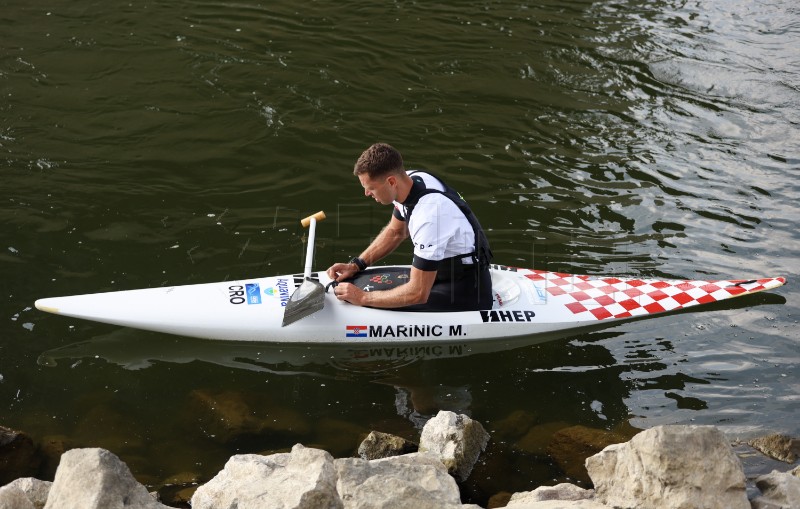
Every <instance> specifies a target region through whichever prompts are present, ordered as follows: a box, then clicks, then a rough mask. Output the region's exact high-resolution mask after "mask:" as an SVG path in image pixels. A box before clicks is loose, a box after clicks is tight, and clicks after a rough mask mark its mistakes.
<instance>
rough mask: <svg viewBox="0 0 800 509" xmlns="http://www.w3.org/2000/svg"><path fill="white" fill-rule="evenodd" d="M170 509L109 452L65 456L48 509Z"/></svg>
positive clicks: (75, 451)
mask: <svg viewBox="0 0 800 509" xmlns="http://www.w3.org/2000/svg"><path fill="white" fill-rule="evenodd" d="M78 507H80V508H81V509H122V508H125V509H166V508H167V506H165V505H162V504H160V503H158V502H157V501H156V500H155V499H154V498H153V497H152V496H150V494H149V493H148V492H147V488H145V487H144V486H142V485H141V484H139V482H137V481H136V479H135V478H134V477H133V474H131V471H130V469H129V468H128V466H127V465H126V464H125V463H123V462H122V461H121V460H120V459H119V458H118V457H117V456H116V455H114V454H113V453H111V452H109V451H107V450H105V449H72V450H70V451H67V452H65V453H64V454H62V455H61V462H60V463H59V464H58V470H56V477H55V480H54V481H53V485H52V486H51V487H50V494H49V495H48V497H47V504H46V505H45V509H74V508H78Z"/></svg>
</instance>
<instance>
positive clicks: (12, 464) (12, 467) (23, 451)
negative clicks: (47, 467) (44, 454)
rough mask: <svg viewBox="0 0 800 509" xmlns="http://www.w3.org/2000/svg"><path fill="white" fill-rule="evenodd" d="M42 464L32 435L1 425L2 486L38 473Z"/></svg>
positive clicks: (0, 458)
mask: <svg viewBox="0 0 800 509" xmlns="http://www.w3.org/2000/svg"><path fill="white" fill-rule="evenodd" d="M40 464H41V459H40V458H39V456H38V455H37V454H36V446H35V445H34V444H33V440H31V437H29V436H28V435H27V434H26V433H23V432H22V431H15V430H13V429H10V428H6V427H4V426H0V486H3V485H4V484H8V483H10V482H11V481H13V480H14V479H19V478H20V477H30V476H32V475H36V473H37V470H38V469H39V465H40Z"/></svg>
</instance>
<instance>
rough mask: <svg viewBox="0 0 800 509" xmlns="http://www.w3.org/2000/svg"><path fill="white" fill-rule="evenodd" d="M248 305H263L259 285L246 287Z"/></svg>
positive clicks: (250, 284) (249, 284)
mask: <svg viewBox="0 0 800 509" xmlns="http://www.w3.org/2000/svg"><path fill="white" fill-rule="evenodd" d="M244 288H245V293H246V294H247V303H248V304H261V286H259V284H258V283H247V284H246V285H244Z"/></svg>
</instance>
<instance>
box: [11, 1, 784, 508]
mask: <svg viewBox="0 0 800 509" xmlns="http://www.w3.org/2000/svg"><path fill="white" fill-rule="evenodd" d="M799 13H800V11H798V8H797V7H796V6H795V5H794V3H792V2H789V1H779V2H772V3H771V4H770V5H758V4H753V3H751V2H745V1H740V0H734V1H722V0H716V1H711V2H689V1H657V2H643V1H640V2H636V1H632V2H625V3H608V2H589V1H582V0H578V1H570V2H563V1H561V2H538V3H535V4H532V3H524V2H510V1H505V0H498V1H493V2H477V1H463V2H458V3H457V4H453V5H446V4H440V3H422V2H404V1H397V2H385V3H380V2H358V1H350V0H345V1H340V2H330V1H324V0H323V1H315V2H304V3H297V2H280V1H278V2H270V3H264V4H259V3H254V2H247V1H245V2H238V3H223V2H180V1H176V2H149V1H145V2H138V1H134V2H114V1H111V2H88V1H83V0H79V1H76V2H69V3H68V2H55V1H45V2H36V3H34V4H33V5H31V4H29V3H23V2H19V1H15V0H10V1H9V0H4V1H3V0H0V98H2V99H0V172H2V173H1V174H0V175H1V176H2V178H1V179H0V221H2V225H3V226H2V229H0V232H1V233H0V237H1V238H2V241H1V242H0V289H1V290H2V292H0V293H1V294H2V295H3V299H2V301H0V324H2V328H0V377H2V378H0V424H2V425H5V426H10V427H14V428H18V429H23V430H25V431H27V432H28V433H30V434H31V435H32V436H33V437H34V439H36V440H39V441H42V440H48V439H52V437H54V436H59V437H62V438H61V440H65V441H67V442H68V444H69V445H70V446H101V447H107V448H109V449H111V450H112V451H114V452H115V453H117V454H119V455H120V456H121V457H122V458H123V459H124V460H126V461H127V462H128V463H129V464H130V465H131V467H132V469H133V470H134V472H135V473H136V475H137V476H138V477H139V478H140V479H141V480H143V481H144V482H146V483H148V484H150V485H153V486H157V485H159V484H161V483H163V482H164V481H165V479H167V478H169V477H170V476H173V475H175V474H178V473H181V472H191V473H193V474H195V475H196V476H198V477H199V478H200V479H201V480H204V479H208V478H209V477H211V476H213V475H214V474H215V473H216V472H217V471H219V470H220V469H221V468H222V465H223V464H224V462H225V460H226V459H227V458H228V456H230V455H231V454H234V453H237V452H259V451H269V450H277V449H284V448H288V447H291V445H293V444H294V443H297V442H301V443H303V444H305V445H313V446H319V447H324V448H326V449H327V450H329V451H330V452H332V453H333V454H334V455H336V456H346V455H350V454H352V453H353V450H354V448H355V447H356V446H357V445H358V442H359V440H360V438H361V437H360V434H361V433H362V432H366V431H368V430H370V429H379V430H382V431H387V432H393V433H398V434H402V435H404V436H408V437H411V438H414V437H416V436H417V435H418V433H419V426H420V425H421V423H422V422H424V420H425V419H426V418H428V417H430V416H431V415H433V414H435V413H436V411H438V410H439V409H449V410H454V411H458V412H462V413H467V414H470V415H471V416H472V417H473V418H475V419H477V420H479V421H481V422H482V423H484V424H485V426H486V427H487V429H489V430H490V431H493V430H494V435H493V437H494V439H493V441H492V442H491V444H490V447H489V449H488V450H487V453H486V455H485V461H484V463H483V464H481V465H479V466H478V468H477V469H476V471H475V473H474V474H473V477H472V480H471V481H470V484H469V487H468V488H466V489H465V493H467V495H466V498H468V499H470V500H473V501H477V502H479V503H484V502H485V500H486V498H488V496H491V495H492V494H493V493H495V492H497V491H501V490H506V491H522V490H529V489H533V488H535V487H536V486H538V485H541V484H551V483H553V482H555V481H556V480H561V479H564V478H565V474H564V472H563V471H562V470H561V469H559V468H558V467H557V466H556V465H555V464H554V461H553V460H552V458H551V457H549V455H548V453H547V451H546V450H544V449H542V448H538V449H537V448H535V447H531V446H530V445H529V444H528V443H527V442H524V441H522V440H521V438H520V437H519V436H511V437H509V436H501V435H500V434H499V432H498V431H497V425H498V424H497V423H500V422H502V420H503V419H505V418H506V417H507V416H509V415H510V414H512V413H513V412H515V411H520V410H523V411H525V412H527V414H528V415H530V416H533V420H534V422H535V424H534V426H538V427H537V428H536V430H539V431H538V432H537V431H535V432H534V434H536V433H539V435H541V436H542V437H543V438H542V441H544V442H546V438H547V436H548V434H552V433H553V432H554V431H555V430H557V429H560V428H563V427H567V426H571V425H575V424H583V425H587V426H593V427H599V428H604V429H619V428H620V427H626V426H628V425H633V426H636V427H640V428H645V427H650V426H655V425H658V424H666V423H695V424H715V425H717V426H720V427H721V428H723V429H724V430H725V431H726V432H728V433H729V434H731V435H732V436H743V437H748V436H753V435H757V434H764V433H768V432H774V431H777V432H785V433H793V434H794V435H795V436H797V435H798V433H800V427H798V424H797V423H798V420H799V419H798V417H800V399H798V396H797V395H798V393H800V370H798V364H800V328H799V327H798V318H799V317H800V309H799V308H798V304H797V297H798V292H797V290H796V289H795V288H796V286H795V285H796V283H795V281H796V279H797V275H798V273H800V270H798V268H799V267H800V256H799V255H798V252H800V249H799V248H800V237H799V236H798V232H797V220H796V218H797V216H798V206H797V203H798V199H800V187H799V186H798V176H799V175H800V128H798V126H799V125H800V115H799V114H798V112H799V111H800V71H798V69H800V67H799V66H798V64H799V63H800V61H798V57H797V52H796V48H797V47H798V45H800V22H799V21H798V19H800V18H799V17H798V14H799ZM375 141H386V142H389V143H391V144H393V145H395V146H396V147H397V148H398V149H400V150H401V151H402V152H403V154H404V157H405V159H406V162H407V164H408V165H409V166H412V167H425V168H428V169H430V170H431V171H434V172H436V173H437V174H440V175H442V176H443V177H444V178H445V179H446V180H447V181H448V183H450V184H451V185H453V186H454V187H456V188H457V189H458V190H459V191H461V193H462V194H463V195H464V196H465V197H466V198H467V199H468V201H469V202H470V204H471V205H472V207H473V209H474V210H475V211H476V213H477V214H478V216H479V218H480V220H481V223H482V224H483V225H484V226H485V227H486V229H487V230H488V235H489V240H490V242H491V243H492V247H493V250H494V252H495V259H496V261H497V262H499V263H504V264H508V265H517V266H524V267H536V268H542V269H550V270H558V271H564V272H569V273H588V274H619V275H623V274H624V275H634V276H656V277H677V278H703V279H713V278H721V279H726V278H734V277H747V278H750V277H758V276H772V275H783V276H787V277H788V278H789V283H788V284H787V286H785V287H784V288H781V289H780V290H778V291H775V292H772V294H770V295H769V296H758V297H753V298H749V299H741V300H740V301H739V302H734V303H732V304H730V305H727V306H721V307H717V308H712V309H711V310H709V311H706V312H698V313H689V314H679V315H673V316H667V317H661V318H658V319H654V320H646V321H640V322H634V323H630V324H627V325H621V326H618V327H615V328H613V329H611V330H609V331H604V332H597V333H591V334H583V335H576V336H570V337H565V338H562V339H559V340H556V341H551V342H547V343H543V344H531V345H527V346H520V345H508V346H507V348H498V350H500V351H495V352H486V351H480V349H476V351H470V350H463V351H453V352H452V353H453V355H452V356H451V355H442V356H437V355H428V358H426V359H419V360H413V359H411V360H409V359H407V358H405V357H406V356H405V355H403V354H398V353H397V352H384V353H383V354H382V355H383V359H382V360H381V361H380V362H375V363H373V364H365V363H359V364H357V365H354V364H353V363H351V362H345V361H342V360H341V357H342V356H341V355H338V353H337V352H333V353H330V352H322V353H323V355H320V352H302V351H301V352H297V351H286V349H282V348H281V347H275V346H272V347H271V346H267V345H228V344H216V343H213V342H201V341H196V340H190V339H187V338H179V337H172V336H166V335H160V334H153V333H143V332H139V331H132V330H126V329H119V328H116V327H111V326H105V325H100V324H94V323H88V322H80V321H76V320H71V319H67V318H63V317H58V316H52V315H45V314H43V313H41V312H38V311H36V310H35V309H32V307H33V302H34V300H35V299H37V298H39V297H44V296H55V295H69V294H77V293H91V292H99V291H109V290H123V289H132V288H140V287H149V286H161V285H180V284H191V283H199V282H211V281H219V280H224V279H235V278H242V277H252V276H255V275H274V274H286V273H294V272H298V271H300V270H301V268H302V258H303V254H304V250H303V248H304V246H303V242H302V239H303V231H302V230H301V229H300V227H299V226H298V225H297V224H296V220H297V218H298V217H300V216H301V215H306V214H308V213H311V212H314V211H316V210H320V209H324V210H326V211H328V213H329V216H330V219H329V220H328V221H326V222H325V223H321V224H320V227H319V231H318V234H317V236H318V249H317V254H316V260H317V266H318V268H324V267H326V266H327V265H329V264H330V263H333V262H334V261H341V260H344V259H346V258H348V257H350V256H352V255H353V254H355V253H358V252H359V251H360V250H361V249H362V248H363V246H364V245H365V244H366V243H367V242H368V241H369V239H370V238H371V237H372V236H374V235H375V234H377V232H378V231H379V230H380V228H381V226H382V225H383V224H385V222H386V221H387V220H388V217H389V212H390V211H389V210H388V209H385V208H381V207H379V206H378V205H376V204H374V203H372V202H371V201H370V200H367V199H364V197H363V194H362V192H361V189H360V186H359V185H358V182H357V181H356V180H355V179H354V177H352V175H351V169H352V165H353V163H354V161H355V159H356V158H357V157H358V155H359V154H360V153H361V151H362V150H363V149H364V148H366V147H367V146H368V145H370V144H371V143H373V142H375ZM410 252H411V250H410V246H407V247H406V249H405V250H402V251H401V252H398V253H397V254H395V255H393V256H391V257H390V258H389V259H388V260H387V261H389V262H396V263H409V260H410ZM339 353H341V352H339ZM43 354H46V355H44V356H43ZM344 358H345V359H346V358H347V354H346V353H345V355H344ZM208 395H213V396H214V397H227V398H233V399H234V400H236V401H239V402H243V403H244V404H245V405H246V406H247V408H248V409H250V410H251V413H252V414H253V415H255V416H256V417H258V418H259V419H260V421H259V422H261V423H262V424H260V426H262V427H261V428H260V429H259V430H258V431H253V430H251V432H250V433H245V434H243V435H241V436H236V437H226V436H221V435H220V433H219V430H216V431H215V430H214V429H211V428H210V427H209V421H208V418H207V416H205V415H204V414H203V411H202V408H200V407H201V406H202V405H201V404H200V403H198V401H202V400H203V398H204V397H208ZM198 405H200V407H199V406H198ZM199 408H200V409H199ZM267 420H271V421H272V422H273V423H274V425H270V426H267V427H263V426H264V424H263V422H266V421H267Z"/></svg>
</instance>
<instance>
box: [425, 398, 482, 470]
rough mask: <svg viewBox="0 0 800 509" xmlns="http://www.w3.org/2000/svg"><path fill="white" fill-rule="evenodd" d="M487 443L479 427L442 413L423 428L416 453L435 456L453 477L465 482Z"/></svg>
mask: <svg viewBox="0 0 800 509" xmlns="http://www.w3.org/2000/svg"><path fill="white" fill-rule="evenodd" d="M488 442H489V434H488V433H487V432H486V430H485V429H483V426H482V425H481V423H479V422H478V421H473V420H472V419H470V418H469V417H467V416H466V415H456V414H455V413H454V412H448V411H445V410H442V411H440V412H439V413H438V414H437V415H436V417H434V418H432V419H431V420H429V421H428V422H427V423H425V427H423V428H422V435H421V436H420V441H419V450H420V452H430V453H433V454H435V455H436V456H437V457H438V458H439V459H440V460H441V462H442V463H444V465H445V466H446V467H447V471H448V472H450V474H451V475H452V476H453V477H455V478H456V479H457V480H459V481H465V480H466V479H467V478H468V477H469V474H470V473H471V472H472V468H473V467H474V466H475V462H476V461H477V460H478V456H480V454H481V452H482V451H483V450H484V449H486V444H487V443H488Z"/></svg>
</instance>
